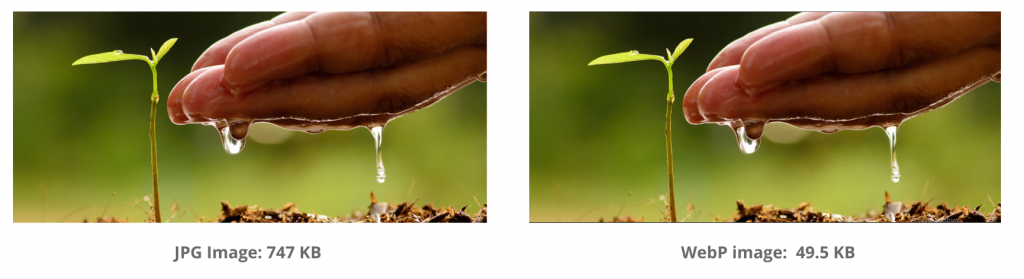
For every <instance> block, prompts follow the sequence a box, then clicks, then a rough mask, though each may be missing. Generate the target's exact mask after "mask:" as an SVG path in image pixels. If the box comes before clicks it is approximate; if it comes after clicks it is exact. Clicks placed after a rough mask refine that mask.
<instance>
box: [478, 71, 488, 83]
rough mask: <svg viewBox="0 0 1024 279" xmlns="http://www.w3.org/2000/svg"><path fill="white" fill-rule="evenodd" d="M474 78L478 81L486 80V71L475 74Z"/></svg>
mask: <svg viewBox="0 0 1024 279" xmlns="http://www.w3.org/2000/svg"><path fill="white" fill-rule="evenodd" d="M476 80H479V81H480V82H487V72H484V73H482V74H480V75H478V76H476Z"/></svg>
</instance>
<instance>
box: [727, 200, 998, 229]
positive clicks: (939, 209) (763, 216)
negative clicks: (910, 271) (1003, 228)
mask: <svg viewBox="0 0 1024 279" xmlns="http://www.w3.org/2000/svg"><path fill="white" fill-rule="evenodd" d="M929 202H930V201H929ZM929 202H923V203H922V202H921V201H918V202H915V203H913V204H911V205H909V206H908V205H906V204H904V203H902V202H892V200H891V199H890V198H889V193H885V205H883V207H882V208H883V209H884V211H883V212H882V213H881V214H879V213H877V212H875V211H872V212H868V213H867V214H863V215H861V216H859V217H852V216H841V215H837V214H832V213H831V212H824V213H823V212H815V211H814V209H813V208H811V204H810V203H806V202H805V203H801V204H800V205H799V206H797V207H796V208H794V209H786V208H775V207H774V206H772V205H760V204H758V205H753V206H747V205H746V204H744V203H743V201H736V207H737V208H736V209H737V212H736V215H734V216H733V221H734V222H995V223H999V222H1001V221H1002V203H998V204H996V205H995V209H993V210H992V211H991V212H989V213H988V214H987V215H986V214H984V213H981V212H980V210H981V207H982V206H981V205H978V206H977V207H975V208H974V210H971V209H970V208H968V207H967V206H960V207H955V208H951V207H949V206H948V205H946V203H942V204H939V205H938V206H936V207H930V206H928V203H929Z"/></svg>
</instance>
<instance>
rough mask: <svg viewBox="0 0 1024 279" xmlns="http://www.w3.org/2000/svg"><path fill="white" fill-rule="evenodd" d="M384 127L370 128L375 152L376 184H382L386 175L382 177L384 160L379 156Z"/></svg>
mask: <svg viewBox="0 0 1024 279" xmlns="http://www.w3.org/2000/svg"><path fill="white" fill-rule="evenodd" d="M383 132H384V127H383V126H377V127H372V128H370V134H371V135H373V143H374V147H375V149H376V151H377V182H378V183H384V179H385V178H387V175H384V159H383V157H381V154H380V142H381V140H382V139H383V137H384V135H383Z"/></svg>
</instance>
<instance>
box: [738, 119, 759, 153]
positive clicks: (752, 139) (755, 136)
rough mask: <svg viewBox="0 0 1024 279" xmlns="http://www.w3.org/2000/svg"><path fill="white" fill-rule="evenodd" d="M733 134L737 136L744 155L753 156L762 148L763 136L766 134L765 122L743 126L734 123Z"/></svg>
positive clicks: (755, 122)
mask: <svg viewBox="0 0 1024 279" xmlns="http://www.w3.org/2000/svg"><path fill="white" fill-rule="evenodd" d="M731 125H732V129H733V133H735V134H736V144H738V145H739V146H740V151H743V153H744V154H753V153H754V152H755V151H757V148H758V147H761V134H762V133H763V132H764V122H761V121H751V122H746V123H743V124H741V123H740V122H733V123H732V124H731Z"/></svg>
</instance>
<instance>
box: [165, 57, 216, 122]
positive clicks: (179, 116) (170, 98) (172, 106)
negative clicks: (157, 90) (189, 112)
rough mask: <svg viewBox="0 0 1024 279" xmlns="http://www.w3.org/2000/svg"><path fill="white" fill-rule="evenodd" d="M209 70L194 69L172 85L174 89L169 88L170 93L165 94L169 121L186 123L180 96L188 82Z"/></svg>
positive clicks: (190, 82) (186, 117)
mask: <svg viewBox="0 0 1024 279" xmlns="http://www.w3.org/2000/svg"><path fill="white" fill-rule="evenodd" d="M207 70H209V68H202V69H198V70H195V71H193V72H191V73H189V74H188V75H186V76H185V77H184V78H182V79H181V80H180V81H178V84H176V85H174V89H171V94H168V95H167V116H169V117H170V118H171V122H174V124H178V125H183V124H187V123H188V116H186V115H185V110H184V108H182V106H181V96H182V95H184V94H185V89H186V88H188V85H189V84H192V81H193V80H195V79H196V77H198V76H199V75H201V74H203V73H204V72H206V71H207Z"/></svg>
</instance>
